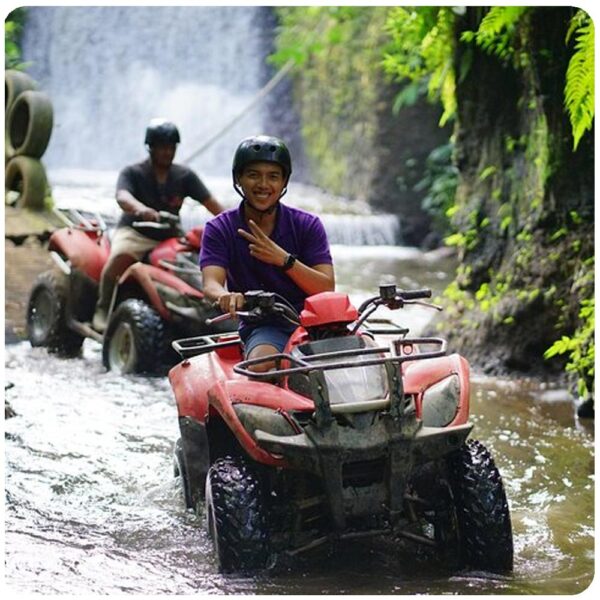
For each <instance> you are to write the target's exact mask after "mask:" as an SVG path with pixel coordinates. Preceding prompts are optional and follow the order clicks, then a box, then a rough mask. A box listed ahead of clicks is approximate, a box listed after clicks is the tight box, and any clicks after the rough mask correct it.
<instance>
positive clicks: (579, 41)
mask: <svg viewBox="0 0 600 600" xmlns="http://www.w3.org/2000/svg"><path fill="white" fill-rule="evenodd" d="M573 21H575V22H576V23H577V26H576V27H575V28H574V29H573V31H572V32H571V28H569V31H570V33H568V34H567V36H568V38H569V37H571V36H574V37H575V52H574V54H573V56H572V57H571V60H570V61H569V66H568V67H567V76H566V82H565V99H564V104H565V108H566V111H567V113H568V115H569V119H570V121H571V130H572V133H573V151H575V150H577V146H578V144H579V141H580V140H581V137H582V136H583V134H584V133H585V132H586V131H587V130H589V129H591V128H592V124H593V120H594V37H595V36H594V23H593V21H592V19H591V18H590V17H589V15H587V13H585V12H584V11H581V10H580V11H578V12H577V13H576V15H575V16H574V17H573V19H572V22H573ZM571 24H572V23H571Z"/></svg>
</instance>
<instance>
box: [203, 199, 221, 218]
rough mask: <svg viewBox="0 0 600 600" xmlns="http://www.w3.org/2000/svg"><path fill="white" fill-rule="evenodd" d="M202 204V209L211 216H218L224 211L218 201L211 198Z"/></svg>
mask: <svg viewBox="0 0 600 600" xmlns="http://www.w3.org/2000/svg"><path fill="white" fill-rule="evenodd" d="M202 204H204V208H206V210H208V212H210V213H212V214H213V215H218V214H219V213H222V212H223V211H224V210H225V209H224V208H223V206H222V205H221V204H220V203H219V201H218V200H217V199H216V198H213V196H209V197H208V198H206V199H205V200H204V202H203V203H202Z"/></svg>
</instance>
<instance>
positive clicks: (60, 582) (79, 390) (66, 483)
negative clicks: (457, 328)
mask: <svg viewBox="0 0 600 600" xmlns="http://www.w3.org/2000/svg"><path fill="white" fill-rule="evenodd" d="M333 253H334V259H335V264H336V272H337V277H338V282H339V286H338V287H339V289H340V290H343V291H347V292H349V293H350V294H351V297H352V298H353V300H355V301H356V302H359V301H360V300H361V299H362V298H364V297H365V296H366V295H369V294H371V293H373V291H374V289H375V286H376V285H377V283H378V282H379V281H380V280H382V279H383V280H386V279H387V280H391V279H395V280H396V281H397V282H398V283H399V285H401V286H403V287H416V286H417V285H418V286H431V287H433V288H434V289H435V290H440V289H441V288H442V287H443V286H444V285H445V284H446V283H447V282H448V279H449V277H450V274H451V272H452V268H453V264H452V261H450V260H441V259H439V258H438V259H435V258H434V257H432V256H430V255H425V254H423V253H421V252H419V251H417V250H414V249H410V248H402V247H393V246H379V247H377V246H341V245H335V246H334V247H333ZM394 314H397V313H394ZM395 318H396V319H397V320H398V322H400V323H403V324H405V325H407V326H409V327H410V328H411V329H412V330H413V331H414V332H418V330H419V329H420V328H421V327H422V326H423V325H424V324H425V323H426V322H427V320H428V316H427V314H426V313H425V312H424V311H423V310H419V309H411V310H410V311H409V310H405V311H402V315H401V316H400V317H395ZM5 365H6V366H5V374H6V379H7V381H8V382H10V384H12V387H10V388H9V389H8V390H7V391H6V398H7V400H8V402H9V403H10V405H11V407H12V408H13V409H14V411H15V412H16V416H15V417H13V418H10V419H8V420H7V421H6V424H5V436H6V440H5V486H6V505H5V549H6V556H5V564H6V566H5V576H6V584H7V586H8V589H10V590H11V591H12V592H14V593H15V594H16V593H25V592H31V593H43V594H83V593H101V594H117V593H119V594H121V593H135V594H143V595H153V594H195V593H199V592H202V593H215V594H279V595H283V594H342V593H344V594H346V593H348V594H414V593H415V594H416V593H427V594H446V593H464V594H474V593H480V594H489V593H501V594H575V593H578V592H581V591H582V590H584V589H586V587H587V586H588V585H589V584H590V582H591V580H592V578H593V574H594V438H593V428H592V427H591V426H589V425H587V424H586V423H585V422H579V421H578V420H577V419H576V417H575V416H574V409H573V405H572V401H571V399H570V397H569V395H568V393H567V392H566V391H565V390H561V389H553V388H551V387H549V386H547V385H544V384H542V383H540V382H533V381H526V380H516V379H498V378H488V377H483V376H481V375H478V374H477V373H475V374H474V376H473V387H472V397H471V402H472V407H471V412H472V420H473V421H474V423H475V428H474V432H473V434H472V437H475V438H477V439H479V440H481V441H482V442H483V443H485V444H486V445H487V446H488V447H489V449H490V450H491V452H492V453H493V455H494V457H495V460H496V462H497V464H498V466H499V468H500V470H501V473H502V475H503V478H504V483H505V487H506V490H507V495H508V498H509V503H510V508H511V513H512V520H513V529H514V536H515V570H514V573H513V574H512V575H510V576H508V577H500V578H497V577H491V576H490V575H489V574H486V573H473V572H464V573H458V574H450V573H447V572H444V571H441V570H440V569H439V568H436V567H435V566H434V565H431V564H428V563H423V562H419V561H418V560H416V559H415V557H414V551H413V548H411V547H397V546H394V545H393V544H390V543H389V542H386V541H378V540H373V541H369V542H356V543H353V544H344V545H343V547H341V548H338V549H335V551H332V552H330V553H327V552H325V553H323V552H321V553H318V554H315V555H310V556H307V557H304V558H302V559H300V560H299V561H298V562H297V563H294V564H292V565H289V564H288V565H285V566H279V567H276V568H275V569H274V570H272V571H267V572H265V573H262V574H259V575H255V576H251V577H242V576H224V575H221V574H219V573H218V571H217V566H216V562H215V558H214V553H213V549H212V546H211V543H210V541H209V539H208V537H207V534H206V532H205V523H204V522H203V519H202V518H198V517H196V516H195V515H194V514H193V513H192V512H190V511H188V510H186V508H185V505H184V501H183V498H182V494H181V492H180V489H179V484H178V481H177V480H176V479H175V478H174V476H173V469H172V448H173V443H174V441H175V439H176V438H177V437H178V426H177V411H176V408H175V403H174V400H173V397H172V394H171V391H170V387H169V384H168V381H167V379H166V378H143V377H134V376H126V377H123V376H118V375H116V374H114V373H110V372H106V371H105V370H104V368H103V367H102V364H101V350H100V346H99V345H98V344H96V343H95V342H92V341H91V340H86V342H85V344H84V352H83V356H82V357H81V358H77V359H72V360H63V359H59V358H57V357H55V356H53V355H50V354H48V353H47V352H46V350H44V349H41V348H35V349H32V348H31V347H30V346H29V344H28V343H27V342H23V343H20V344H17V345H12V346H7V347H6V351H5Z"/></svg>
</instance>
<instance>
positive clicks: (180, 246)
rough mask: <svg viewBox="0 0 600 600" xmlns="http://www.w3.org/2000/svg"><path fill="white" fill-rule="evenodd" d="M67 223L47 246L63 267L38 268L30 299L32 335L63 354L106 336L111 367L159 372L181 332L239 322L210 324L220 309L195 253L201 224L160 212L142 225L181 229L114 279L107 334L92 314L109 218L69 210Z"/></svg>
mask: <svg viewBox="0 0 600 600" xmlns="http://www.w3.org/2000/svg"><path fill="white" fill-rule="evenodd" d="M66 214H67V215H68V217H69V218H68V221H69V222H70V223H71V224H70V226H69V227H65V228H62V229H59V230H57V231H55V232H54V233H53V234H52V235H51V237H50V240H49V246H48V248H49V250H50V253H51V256H52V258H53V259H54V261H55V262H56V264H57V266H58V267H59V269H58V270H56V269H54V270H51V271H47V272H45V273H42V274H41V275H39V276H38V278H37V280H36V281H35V283H34V286H33V288H32V290H31V294H30V297H29V303H28V306H27V336H28V338H29V340H30V342H31V345H32V346H45V347H47V348H48V349H49V350H50V351H53V352H57V353H58V354H60V355H62V356H65V357H72V356H76V355H78V354H79V352H80V350H81V346H82V344H83V340H84V338H86V337H90V338H93V339H95V340H97V341H99V342H101V343H102V346H103V347H102V359H103V362H104V365H105V366H106V368H107V369H115V370H118V371H121V372H123V373H160V372H164V370H165V367H167V366H172V365H173V364H175V362H176V355H175V353H174V352H173V350H172V349H171V341H172V340H173V339H175V338H176V337H181V336H189V335H200V334H203V333H211V332H212V333H215V332H217V331H230V330H231V329H233V328H235V325H234V324H233V322H232V321H231V320H230V321H229V323H222V324H220V325H216V326H213V327H207V326H206V324H205V321H206V319H207V318H208V317H210V316H215V315H216V314H217V313H216V312H215V309H214V308H213V307H212V305H211V303H210V302H209V301H208V300H205V298H204V294H203V292H202V274H201V272H200V269H199V267H198V265H197V256H198V251H199V248H200V242H201V238H202V229H201V228H195V229H192V230H191V231H189V232H188V233H186V234H184V233H183V231H181V229H180V228H179V218H178V217H176V216H175V215H172V214H170V213H167V212H164V213H162V212H161V213H160V216H161V219H160V221H159V222H158V223H150V222H143V223H137V224H136V225H143V226H144V227H157V228H174V229H175V231H176V233H177V235H175V236H174V237H172V238H169V239H166V240H165V241H163V242H161V243H160V244H159V245H158V246H156V248H154V249H153V250H152V251H151V252H150V253H149V255H148V257H147V260H145V261H143V262H135V263H133V264H132V265H131V266H130V267H129V268H128V269H127V270H126V271H125V272H124V273H123V275H122V276H121V278H120V279H119V281H118V284H117V286H116V287H115V292H114V294H113V298H112V303H111V307H110V311H109V319H108V324H107V328H106V332H105V334H104V335H102V334H101V333H98V332H97V331H95V330H94V329H92V327H91V325H90V321H91V320H92V316H93V314H94V309H95V306H96V299H97V296H98V283H99V281H100V274H101V272H102V267H103V266H104V264H105V262H106V260H107V258H108V254H109V250H110V241H109V238H108V236H107V233H106V225H105V224H104V222H103V221H102V219H101V218H100V217H99V216H98V215H95V216H94V217H89V216H88V217H86V216H84V215H83V214H82V213H80V212H78V211H68V213H66Z"/></svg>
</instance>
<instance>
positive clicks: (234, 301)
mask: <svg viewBox="0 0 600 600" xmlns="http://www.w3.org/2000/svg"><path fill="white" fill-rule="evenodd" d="M226 277H227V272H226V271H225V269H224V268H223V267H218V266H216V265H210V266H208V267H204V268H203V269H202V281H203V286H204V294H205V295H206V296H207V297H208V298H209V300H215V301H216V302H218V304H219V308H220V309H221V310H222V311H223V312H228V313H229V314H230V315H231V316H232V317H235V313H236V311H237V310H239V309H240V308H242V306H244V295H243V294H240V293H239V292H228V291H227V290H226V289H225V281H226Z"/></svg>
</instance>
